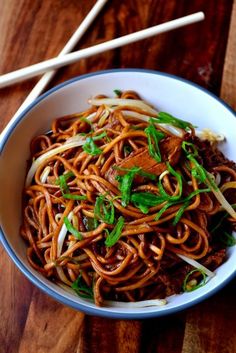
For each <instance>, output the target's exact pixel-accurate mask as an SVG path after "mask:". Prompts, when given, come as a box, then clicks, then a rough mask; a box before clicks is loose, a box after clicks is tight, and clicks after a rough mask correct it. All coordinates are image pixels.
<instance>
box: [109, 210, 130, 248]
mask: <svg viewBox="0 0 236 353" xmlns="http://www.w3.org/2000/svg"><path fill="white" fill-rule="evenodd" d="M124 225H125V219H124V217H122V216H120V217H119V219H118V222H117V223H116V225H115V227H114V228H113V230H112V231H111V233H109V234H108V236H107V238H106V241H105V245H106V246H108V247H111V246H113V245H114V244H115V243H116V242H117V241H118V240H119V238H120V236H121V233H122V229H123V227H124Z"/></svg>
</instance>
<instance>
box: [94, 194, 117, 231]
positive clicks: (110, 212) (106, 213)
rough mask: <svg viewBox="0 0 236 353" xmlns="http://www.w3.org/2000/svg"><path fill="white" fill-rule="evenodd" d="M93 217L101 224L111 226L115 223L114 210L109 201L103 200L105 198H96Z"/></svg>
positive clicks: (102, 196)
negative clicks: (99, 220)
mask: <svg viewBox="0 0 236 353" xmlns="http://www.w3.org/2000/svg"><path fill="white" fill-rule="evenodd" d="M94 215H95V217H96V218H98V219H101V220H102V221H103V222H105V223H108V224H113V223H114V221H115V208H114V205H113V203H112V201H111V200H105V196H104V195H101V196H98V197H97V198H96V202H95V207H94Z"/></svg>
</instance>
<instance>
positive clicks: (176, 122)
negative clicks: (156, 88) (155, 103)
mask: <svg viewBox="0 0 236 353" xmlns="http://www.w3.org/2000/svg"><path fill="white" fill-rule="evenodd" d="M155 121H156V122H157V123H158V124H169V125H173V126H175V127H178V128H180V129H183V130H189V129H191V128H194V126H193V125H192V124H191V123H189V122H188V121H185V120H181V119H178V118H175V117H174V116H173V115H171V114H169V113H166V112H159V113H158V116H157V117H156V118H155Z"/></svg>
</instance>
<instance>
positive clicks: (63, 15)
mask: <svg viewBox="0 0 236 353" xmlns="http://www.w3.org/2000/svg"><path fill="white" fill-rule="evenodd" d="M94 2H95V1H94V0H77V1H76V0H73V1H72V0H70V1H69V0H68V1H62V0H44V1H42V0H34V1H31V0H7V1H6V0H5V1H4V0H0V52H1V59H0V73H5V72H8V71H12V70H14V69H17V68H20V67H23V66H26V65H29V64H32V63H36V62H38V61H41V60H44V59H47V58H50V57H53V56H55V55H57V53H59V51H60V50H61V48H62V47H63V46H64V44H65V43H66V41H67V40H68V38H69V37H70V36H71V34H72V33H73V31H75V29H76V28H77V26H78V24H79V23H80V22H81V21H82V19H83V18H84V16H85V15H86V14H87V13H88V11H89V10H90V8H91V6H92V5H93V4H94ZM199 10H203V11H204V12H205V14H206V20H205V21H204V22H201V23H198V24H194V25H191V26H189V27H186V28H183V29H178V30H176V31H174V32H171V33H167V34H163V35H161V36H159V37H154V38H151V39H148V40H145V41H143V42H140V43H136V44H133V45H130V46H126V47H124V48H122V49H117V50H114V51H110V52H107V53H104V54H101V55H97V56H94V57H92V58H90V59H86V60H81V61H80V62H79V63H77V64H74V65H71V66H70V67H67V68H63V69H61V70H60V71H59V72H58V74H57V75H56V78H55V79H54V81H53V82H52V83H51V85H50V86H54V85H56V84H58V83H59V82H62V81H64V80H66V79H69V78H71V77H73V76H76V75H81V74H84V73H88V72H92V71H96V70H101V69H111V68H118V67H122V68H124V67H140V68H149V69H156V70H160V71H164V72H169V73H173V74H177V75H180V76H182V77H184V78H187V79H189V80H192V81H193V82H196V83H198V84H200V85H201V86H203V87H206V88H208V89H209V90H210V91H212V92H214V93H215V94H217V95H220V96H221V97H222V98H223V99H224V100H225V101H226V102H227V103H228V104H230V105H231V106H232V107H234V108H235V107H236V95H235V93H236V1H235V2H234V4H233V0H227V1H226V0H208V1H205V0H198V1H196V0H195V1H188V0H178V1H175V0H168V1H166V0H126V1H120V0H110V1H109V2H108V4H107V5H106V7H105V8H104V10H103V11H102V13H101V14H100V16H99V18H98V19H97V20H96V21H95V22H94V24H93V26H92V27H91V30H89V32H88V33H87V34H86V35H85V36H84V38H83V40H82V41H81V43H80V45H79V46H78V48H82V47H87V46H90V45H92V44H97V43H100V42H103V41H106V40H108V39H112V38H114V37H117V36H120V35H124V34H126V33H130V32H133V31H137V30H139V29H142V28H145V27H148V26H153V25H155V24H157V23H161V22H164V21H167V20H170V19H174V18H177V17H180V16H183V15H186V14H190V13H192V12H195V11H199ZM78 48H77V49H78ZM36 82H37V79H32V80H30V81H27V82H25V83H22V84H19V85H17V86H14V87H9V88H6V89H2V90H0V101H1V104H0V129H2V128H3V127H4V126H5V125H6V124H7V122H8V121H9V120H10V118H11V116H12V115H13V114H14V112H15V111H16V110H17V108H18V107H19V106H20V104H21V102H23V100H24V98H25V97H26V95H27V94H28V93H29V92H30V90H31V89H32V88H33V86H34V85H35V83H36ZM235 284H236V282H235V281H233V282H231V283H230V284H229V285H228V286H227V287H226V288H224V289H223V290H222V291H221V292H220V293H218V294H216V295H215V296H213V297H211V298H210V299H208V300H206V301H205V302H203V303H201V304H198V305H197V306H195V307H193V308H191V309H188V310H186V311H184V312H181V313H178V314H175V315H173V316H169V317H166V318H160V319H152V320H145V321H124V320H108V319H102V318H99V317H90V316H84V314H82V313H79V312H76V311H74V310H72V309H70V308H68V307H65V306H63V305H61V304H59V303H57V302H55V301H54V300H53V299H51V298H49V297H47V296H46V295H45V294H43V293H42V292H41V291H39V290H38V289H37V288H35V287H34V286H33V285H32V284H31V283H29V282H28V280H27V279H26V278H25V277H24V276H23V275H22V274H21V273H20V272H19V270H18V269H17V268H16V267H15V266H14V265H13V263H12V262H11V260H10V259H9V257H8V256H7V255H6V253H5V251H4V250H3V248H2V247H0V353H15V352H19V353H49V352H53V353H62V352H65V353H67V352H68V353H70V352H72V353H74V352H81V353H85V352H89V353H90V352H91V353H95V352H96V353H97V352H100V353H113V352H114V353H126V352H129V353H132V352H158V353H172V352H174V353H180V352H181V353H203V352H207V353H217V352H219V353H226V352H227V353H233V352H236V330H235V327H236V315H235V314H236V301H235V294H236V290H235Z"/></svg>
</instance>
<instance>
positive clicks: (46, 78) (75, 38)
mask: <svg viewBox="0 0 236 353" xmlns="http://www.w3.org/2000/svg"><path fill="white" fill-rule="evenodd" d="M107 1H108V0H98V1H97V2H96V3H95V5H94V6H93V7H92V9H91V10H90V12H89V13H88V14H87V16H86V17H85V18H84V20H83V21H82V22H81V24H80V25H79V27H78V28H77V30H76V31H75V32H74V33H73V35H72V36H71V38H70V39H69V41H68V42H67V43H66V45H65V46H64V48H63V49H62V51H61V52H60V53H59V55H58V56H59V57H61V56H63V55H65V54H68V53H70V52H71V51H72V50H73V48H74V47H75V45H76V44H77V43H78V42H79V40H80V39H81V38H82V36H83V35H84V33H85V32H86V31H87V29H88V28H89V27H90V25H91V24H92V22H93V21H94V19H95V18H96V16H97V15H98V14H99V12H100V11H101V9H102V8H103V6H104V5H105V4H106V2H107ZM55 73H56V71H48V72H47V73H45V74H44V75H43V76H42V78H41V79H40V80H39V82H38V83H37V84H36V85H35V86H34V88H33V89H32V91H31V92H30V93H29V95H28V96H27V97H26V99H25V100H24V102H23V103H22V105H21V106H20V108H19V109H18V110H17V112H16V113H15V115H14V116H13V118H12V119H13V120H14V118H16V117H17V116H18V115H19V114H20V113H21V112H22V111H23V110H24V109H25V108H26V107H27V106H28V105H29V104H30V103H31V102H33V100H34V99H35V98H37V97H38V96H39V95H40V94H41V93H42V92H43V90H44V89H45V88H46V86H47V85H48V84H49V82H50V81H51V80H52V78H53V77H54V75H55Z"/></svg>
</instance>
